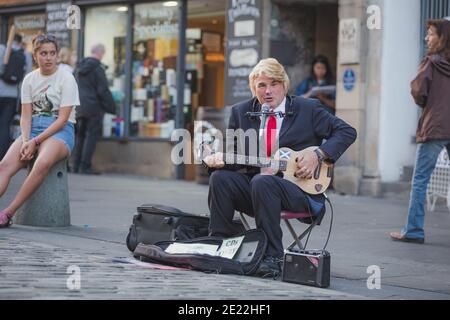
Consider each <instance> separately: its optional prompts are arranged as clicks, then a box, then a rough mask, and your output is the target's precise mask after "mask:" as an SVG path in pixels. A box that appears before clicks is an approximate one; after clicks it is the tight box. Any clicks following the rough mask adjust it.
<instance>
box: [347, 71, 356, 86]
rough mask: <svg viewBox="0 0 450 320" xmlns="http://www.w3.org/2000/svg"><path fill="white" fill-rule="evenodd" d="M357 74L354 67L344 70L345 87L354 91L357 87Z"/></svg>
mask: <svg viewBox="0 0 450 320" xmlns="http://www.w3.org/2000/svg"><path fill="white" fill-rule="evenodd" d="M355 83H356V74H355V71H353V70H352V69H347V70H345V72H344V89H345V90H346V91H352V90H353V89H354V88H355Z"/></svg>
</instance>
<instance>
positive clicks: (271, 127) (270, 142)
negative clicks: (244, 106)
mask: <svg viewBox="0 0 450 320" xmlns="http://www.w3.org/2000/svg"><path fill="white" fill-rule="evenodd" d="M276 138H277V119H276V117H275V116H270V117H269V122H268V123H267V130H266V153H267V156H268V157H270V156H272V148H273V147H274V145H275V140H276Z"/></svg>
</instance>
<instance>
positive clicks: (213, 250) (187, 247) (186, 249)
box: [164, 243, 219, 256]
mask: <svg viewBox="0 0 450 320" xmlns="http://www.w3.org/2000/svg"><path fill="white" fill-rule="evenodd" d="M218 248H219V246H218V245H215V244H202V243H172V244H171V245H169V246H168V247H167V248H166V250H164V251H165V252H167V253H185V254H209V255H211V256H215V255H217V249H218Z"/></svg>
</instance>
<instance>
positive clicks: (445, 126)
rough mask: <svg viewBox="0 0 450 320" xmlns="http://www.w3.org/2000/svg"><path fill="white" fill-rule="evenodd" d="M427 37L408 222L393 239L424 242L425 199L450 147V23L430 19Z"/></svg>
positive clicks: (418, 85) (416, 85)
mask: <svg viewBox="0 0 450 320" xmlns="http://www.w3.org/2000/svg"><path fill="white" fill-rule="evenodd" d="M427 27H428V34H427V37H426V38H425V40H426V42H427V45H428V53H427V55H426V57H425V59H424V60H423V61H422V63H421V65H420V67H419V73H418V75H417V77H416V78H415V79H414V80H413V81H412V83H411V89H412V91H411V93H412V96H413V98H414V101H415V102H416V104H417V105H418V106H419V107H420V108H422V115H421V117H420V120H419V125H418V128H417V135H416V141H417V143H418V146H417V151H416V163H415V168H414V174H413V181H412V188H411V195H410V202H409V211H408V219H407V222H406V225H405V226H404V228H403V229H402V230H401V231H400V232H392V233H391V234H390V236H391V238H392V239H393V240H397V241H404V242H415V243H424V241H425V232H424V218H425V197H426V191H427V186H428V182H429V181H430V177H431V174H432V173H433V170H434V167H435V166H436V161H437V159H438V157H439V154H440V153H441V151H442V149H443V148H445V147H447V150H448V149H449V148H450V21H448V20H445V19H440V20H430V21H428V23H427Z"/></svg>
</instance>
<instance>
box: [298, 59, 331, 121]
mask: <svg viewBox="0 0 450 320" xmlns="http://www.w3.org/2000/svg"><path fill="white" fill-rule="evenodd" d="M332 85H335V82H334V78H333V72H332V71H331V67H330V63H329V62H328V59H327V57H325V56H323V55H318V56H317V57H316V58H314V61H313V63H312V67H311V76H310V77H308V78H306V79H305V80H303V81H302V82H301V83H300V85H299V86H298V87H297V88H296V90H295V95H296V96H302V97H304V98H316V99H319V100H320V102H321V103H322V104H323V105H324V106H325V108H326V109H327V110H328V111H329V112H331V113H332V114H335V113H336V92H335V91H334V92H333V93H329V94H324V93H317V94H314V93H313V91H312V89H313V88H315V87H324V86H332Z"/></svg>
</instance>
